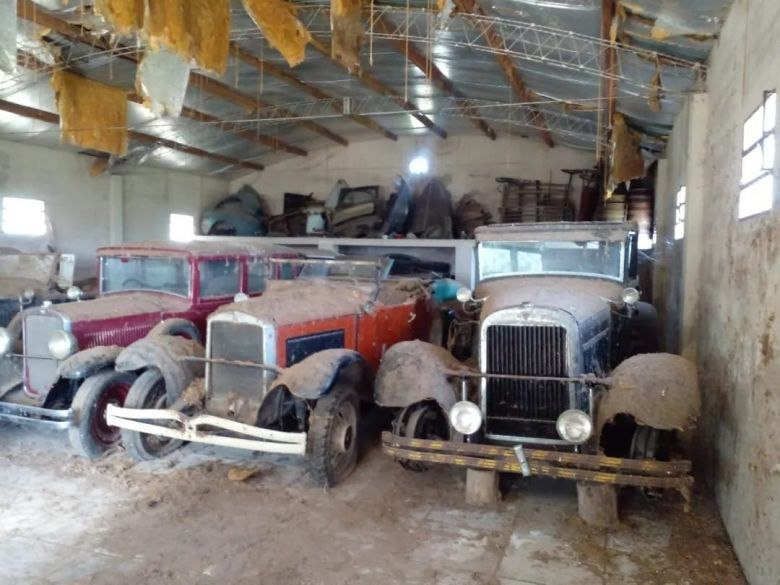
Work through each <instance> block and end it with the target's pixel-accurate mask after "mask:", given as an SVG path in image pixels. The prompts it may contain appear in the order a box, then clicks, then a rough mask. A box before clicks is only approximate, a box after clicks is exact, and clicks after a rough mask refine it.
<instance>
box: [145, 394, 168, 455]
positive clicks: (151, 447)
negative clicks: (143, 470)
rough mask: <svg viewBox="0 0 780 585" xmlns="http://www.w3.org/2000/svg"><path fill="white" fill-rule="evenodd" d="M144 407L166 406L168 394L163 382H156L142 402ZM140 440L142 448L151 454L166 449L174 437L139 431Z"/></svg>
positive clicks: (156, 453)
mask: <svg viewBox="0 0 780 585" xmlns="http://www.w3.org/2000/svg"><path fill="white" fill-rule="evenodd" d="M143 404H144V405H143V407H144V408H155V409H156V408H165V407H166V406H168V395H167V394H166V392H165V384H164V383H162V382H160V383H159V384H156V385H155V386H154V387H153V388H152V390H151V392H149V394H148V395H147V397H146V399H145V400H144V403H143ZM140 437H141V442H142V443H143V446H144V449H145V450H146V451H147V452H148V453H151V454H155V455H158V454H160V453H161V452H163V451H164V450H165V449H167V448H168V447H169V446H170V445H171V444H172V443H173V442H174V441H175V440H176V439H171V438H170V437H161V436H159V435H148V434H146V433H141V434H140Z"/></svg>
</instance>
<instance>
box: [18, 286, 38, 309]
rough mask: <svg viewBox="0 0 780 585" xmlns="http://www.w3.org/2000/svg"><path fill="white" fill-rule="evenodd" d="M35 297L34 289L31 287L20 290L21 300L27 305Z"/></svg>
mask: <svg viewBox="0 0 780 585" xmlns="http://www.w3.org/2000/svg"><path fill="white" fill-rule="evenodd" d="M34 298H35V291H34V290H33V289H31V288H26V289H24V290H23V291H22V294H21V300H22V303H24V304H25V305H29V304H30V303H32V302H33V299H34Z"/></svg>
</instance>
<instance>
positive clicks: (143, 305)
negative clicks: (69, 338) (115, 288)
mask: <svg viewBox="0 0 780 585" xmlns="http://www.w3.org/2000/svg"><path fill="white" fill-rule="evenodd" d="M189 306H190V303H189V300H188V299H184V298H180V297H175V296H173V295H166V294H160V293H143V292H134V293H115V294H111V295H106V296H104V297H99V298H97V299H92V300H90V301H79V302H72V303H62V304H59V305H52V306H51V307H50V308H49V310H50V311H51V312H54V313H57V314H60V315H62V316H63V317H65V318H67V319H69V320H70V321H97V320H100V319H112V318H121V317H130V316H132V315H145V314H154V313H175V312H183V311H186V310H187V309H188V308H189Z"/></svg>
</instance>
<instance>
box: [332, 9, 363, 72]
mask: <svg viewBox="0 0 780 585" xmlns="http://www.w3.org/2000/svg"><path fill="white" fill-rule="evenodd" d="M362 8H363V2H362V0H330V28H331V31H333V41H332V43H331V56H332V57H333V58H334V59H337V60H339V61H341V62H342V63H343V64H344V66H345V67H346V68H347V69H348V70H349V71H357V70H358V69H360V46H361V45H362V44H363V18H362V15H361V10H362Z"/></svg>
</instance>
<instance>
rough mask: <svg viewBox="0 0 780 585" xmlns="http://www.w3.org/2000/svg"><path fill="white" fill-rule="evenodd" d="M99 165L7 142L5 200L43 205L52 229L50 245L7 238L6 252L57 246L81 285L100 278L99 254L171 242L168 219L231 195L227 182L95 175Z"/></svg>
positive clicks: (1, 163) (2, 156)
mask: <svg viewBox="0 0 780 585" xmlns="http://www.w3.org/2000/svg"><path fill="white" fill-rule="evenodd" d="M93 160H94V159H93V158H92V157H88V156H84V155H79V154H77V153H75V152H69V151H64V150H54V149H50V148H44V147H40V146H34V145H30V144H20V143H16V142H3V141H0V198H2V197H8V196H10V197H29V198H32V199H41V200H43V201H44V203H45V205H46V211H47V214H48V216H49V219H50V221H51V225H52V232H53V233H52V234H51V235H50V236H49V237H45V238H31V237H20V236H13V237H11V236H7V235H5V234H2V233H0V246H9V247H15V248H18V249H20V250H22V251H39V250H44V249H45V248H46V246H47V245H49V244H51V245H53V246H54V247H55V249H57V250H59V251H61V252H67V253H73V254H76V278H88V277H90V276H94V274H95V268H96V264H95V249H96V248H97V247H98V246H101V245H104V244H108V243H111V242H112V241H113V242H121V241H138V240H145V239H167V238H168V214H169V213H188V214H192V215H194V216H195V219H196V221H198V219H199V217H200V211H201V209H202V208H203V207H205V206H208V205H211V204H213V203H214V202H215V201H217V200H219V199H220V198H222V197H223V196H224V195H226V194H227V193H228V182H227V181H223V180H219V179H213V178H205V177H198V176H196V175H191V174H186V173H179V172H171V171H164V170H159V169H149V168H141V169H138V170H137V171H135V172H134V173H132V174H128V175H114V176H111V175H108V174H103V175H100V176H97V177H91V176H90V175H89V168H90V165H91V164H92V162H93Z"/></svg>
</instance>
